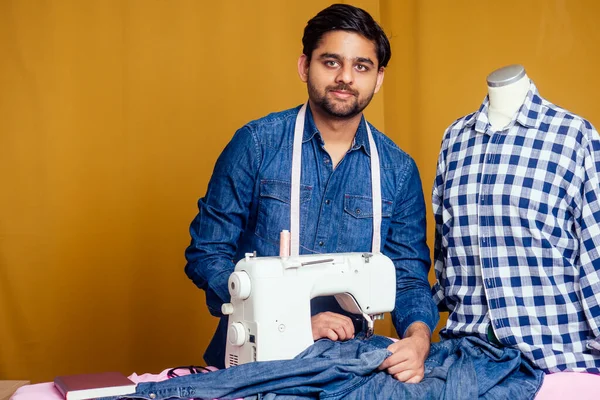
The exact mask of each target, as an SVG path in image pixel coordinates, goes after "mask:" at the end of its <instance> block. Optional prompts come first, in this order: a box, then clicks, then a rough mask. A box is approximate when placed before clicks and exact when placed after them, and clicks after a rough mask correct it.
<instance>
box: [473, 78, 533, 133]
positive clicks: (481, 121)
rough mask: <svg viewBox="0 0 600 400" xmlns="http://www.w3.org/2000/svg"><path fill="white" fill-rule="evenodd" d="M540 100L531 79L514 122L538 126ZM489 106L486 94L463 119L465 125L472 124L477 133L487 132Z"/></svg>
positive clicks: (529, 126) (526, 125)
mask: <svg viewBox="0 0 600 400" xmlns="http://www.w3.org/2000/svg"><path fill="white" fill-rule="evenodd" d="M542 102H543V100H542V98H541V97H540V93H539V92H538V90H537V87H536V86H535V84H534V83H533V81H530V84H529V91H528V92H527V96H526V97H525V101H524V102H523V105H522V106H521V108H520V109H519V113H518V114H517V118H516V122H517V123H519V124H520V125H521V126H523V127H525V128H534V129H537V128H539V126H540V123H541V122H542V120H541V118H538V117H539V115H540V113H541V111H542ZM489 106H490V99H489V96H486V97H485V99H484V100H483V103H482V104H481V106H480V107H479V110H478V111H477V112H475V113H474V114H472V115H471V116H470V117H469V118H468V119H467V120H466V121H465V126H474V129H475V131H477V132H479V133H485V132H487V131H488V127H489V125H490V121H489V119H488V109H489Z"/></svg>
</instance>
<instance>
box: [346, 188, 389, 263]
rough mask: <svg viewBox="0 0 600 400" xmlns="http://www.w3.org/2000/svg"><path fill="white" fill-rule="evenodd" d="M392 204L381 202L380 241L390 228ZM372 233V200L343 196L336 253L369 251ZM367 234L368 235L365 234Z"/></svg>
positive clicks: (363, 197) (383, 241)
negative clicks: (342, 210) (342, 211)
mask: <svg viewBox="0 0 600 400" xmlns="http://www.w3.org/2000/svg"><path fill="white" fill-rule="evenodd" d="M392 208H393V202H391V201H389V200H386V199H382V201H381V217H382V218H381V232H382V236H381V241H382V243H385V238H386V235H385V232H387V230H388V228H389V226H390V219H391V216H392ZM372 232H373V199H372V198H371V197H370V196H358V195H351V194H346V195H344V213H343V215H342V223H341V224H340V235H339V236H338V237H339V241H338V251H343V252H346V251H370V250H371V240H372ZM367 233H368V234H367Z"/></svg>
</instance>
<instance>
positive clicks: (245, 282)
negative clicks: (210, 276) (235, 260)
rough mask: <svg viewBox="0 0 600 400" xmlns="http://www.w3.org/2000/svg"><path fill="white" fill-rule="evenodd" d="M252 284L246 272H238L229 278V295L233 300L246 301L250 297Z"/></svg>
mask: <svg viewBox="0 0 600 400" xmlns="http://www.w3.org/2000/svg"><path fill="white" fill-rule="evenodd" d="M251 288H252V283H251V282H250V277H249V276H248V273H247V272H246V271H236V272H234V273H232V274H231V275H230V276H229V294H230V295H231V297H233V298H239V299H241V300H246V299H247V298H248V297H249V296H250V289H251Z"/></svg>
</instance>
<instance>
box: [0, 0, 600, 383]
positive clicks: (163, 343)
mask: <svg viewBox="0 0 600 400" xmlns="http://www.w3.org/2000/svg"><path fill="white" fill-rule="evenodd" d="M347 3H351V4H354V5H357V6H359V7H362V8H365V9H366V10H368V11H369V12H370V13H372V15H373V16H374V17H375V18H376V19H378V20H379V21H381V22H382V25H383V26H384V28H385V30H386V31H387V32H388V34H390V36H391V43H392V47H393V57H392V61H391V64H390V66H389V68H388V70H387V72H386V79H385V83H384V86H383V91H382V92H381V93H380V94H379V95H377V96H376V97H375V99H374V101H373V103H372V105H371V106H369V109H368V113H367V117H368V119H369V120H370V121H371V122H372V123H374V124H375V125H376V126H378V127H379V128H381V129H382V130H384V132H386V133H387V134H388V135H389V136H390V137H391V138H392V139H393V140H395V141H396V143H398V144H399V145H400V146H401V147H402V148H404V149H405V150H406V151H407V152H408V153H410V154H411V155H412V156H413V157H414V158H415V159H416V161H417V163H418V165H419V169H420V171H421V178H422V180H423V186H424V192H425V196H426V200H427V201H429V197H430V191H431V184H432V181H433V177H434V171H435V162H436V159H437V151H438V149H439V144H440V140H441V137H442V134H443V131H444V129H445V128H446V127H447V126H448V125H449V124H450V123H451V122H452V121H453V120H454V119H456V118H458V117H460V116H462V115H464V114H467V113H469V112H472V111H474V110H475V109H477V107H478V105H479V103H480V102H481V100H482V99H483V97H484V96H485V76H486V75H487V74H488V73H489V72H491V71H492V70H494V69H496V68H498V67H501V66H504V65H507V64H511V63H521V64H523V65H524V66H525V67H526V68H527V70H528V73H529V76H530V77H531V78H532V79H533V80H534V81H535V82H536V84H537V85H538V88H539V89H540V91H541V93H542V95H544V96H545V97H547V98H548V99H549V100H551V101H553V102H555V103H558V104H559V105H561V106H563V107H565V108H567V109H570V110H571V111H573V112H576V113H577V114H580V115H582V116H584V117H586V118H588V119H590V120H591V121H592V123H594V122H596V123H597V124H599V125H600V122H598V121H600V110H599V108H598V103H597V101H595V98H594V95H595V94H596V93H597V92H598V90H600V78H599V76H598V74H597V73H595V70H596V66H597V65H598V61H600V53H599V52H600V46H599V44H600V33H598V31H597V30H596V29H595V24H596V21H595V17H594V16H595V15H598V12H599V11H600V4H597V3H596V2H595V1H593V0H589V1H583V0H581V1H572V2H567V1H565V0H563V1H550V0H548V1H544V0H537V1H528V2H522V1H519V0H507V1H504V2H502V3H501V5H500V4H499V3H497V2H492V1H480V2H476V1H467V0H462V1H435V0H363V1H349V2H347ZM329 4H330V2H329V1H322V0H305V1H302V2H296V1H280V0H260V1H246V0H224V1H199V0H198V1H193V0H189V1H183V0H173V1H164V0H88V1H78V0H46V1H43V0H31V1H20V0H0V181H1V182H2V185H3V190H2V195H1V196H0V210H1V214H0V379H30V380H32V381H34V382H40V381H48V380H51V379H53V377H54V376H56V375H59V374H65V373H80V372H93V371H107V370H119V371H122V372H124V373H127V374H128V373H131V372H134V371H135V372H138V373H142V372H158V371H160V370H162V369H163V368H166V367H168V366H174V365H182V364H198V363H202V359H201V355H202V352H203V350H204V348H205V347H206V345H207V343H208V340H209V338H210V337H211V335H212V331H213V329H214V326H215V320H214V318H212V317H210V316H209V314H208V312H207V311H206V309H205V305H204V295H203V293H202V292H201V291H200V290H198V289H196V288H195V286H193V284H192V283H191V282H190V281H188V279H187V278H186V277H185V275H184V273H183V266H184V264H185V261H184V258H183V250H184V249H185V247H186V246H187V244H188V242H189V238H188V233H187V229H188V225H189V222H190V221H191V219H192V218H193V216H194V215H195V213H196V205H195V202H196V200H197V199H198V197H200V196H202V195H203V193H204V190H205V189H206V184H207V182H208V179H209V177H210V174H211V172H212V167H213V164H214V162H215V160H216V157H217V156H218V154H219V153H220V151H221V150H222V148H223V147H224V146H225V144H226V143H227V142H228V140H229V139H230V137H231V136H232V134H233V132H234V131H235V130H236V129H237V128H239V127H240V126H241V125H242V124H244V123H245V122H247V121H249V120H251V119H254V118H258V117H260V116H263V115H265V114H266V113H268V112H272V111H276V110H281V109H285V108H289V107H292V106H295V105H297V104H300V103H301V102H303V101H304V100H305V97H306V88H305V86H304V85H303V84H302V83H301V82H300V81H299V79H298V77H297V75H296V72H295V70H296V60H297V57H298V55H299V54H300V53H301V36H302V30H303V28H304V25H305V24H306V21H307V20H308V19H309V18H311V17H312V16H313V15H314V14H315V13H316V12H318V11H319V10H321V9H322V8H325V7H326V6H328V5H329ZM428 213H429V214H428V222H429V237H430V245H432V244H433V242H432V239H433V225H432V217H431V211H430V209H428ZM378 330H379V332H380V333H383V334H392V329H391V327H390V325H389V319H388V320H387V323H386V324H383V325H380V326H379V328H378Z"/></svg>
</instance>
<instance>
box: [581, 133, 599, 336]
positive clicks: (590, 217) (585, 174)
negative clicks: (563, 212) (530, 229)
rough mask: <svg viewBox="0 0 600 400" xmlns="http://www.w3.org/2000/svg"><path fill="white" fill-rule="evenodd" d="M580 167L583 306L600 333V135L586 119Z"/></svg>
mask: <svg viewBox="0 0 600 400" xmlns="http://www.w3.org/2000/svg"><path fill="white" fill-rule="evenodd" d="M582 132H583V133H584V137H587V138H590V140H589V142H588V143H587V146H585V147H584V148H583V152H582V153H583V163H582V166H581V170H582V171H581V176H582V178H583V182H582V184H581V187H582V188H583V189H582V192H581V197H580V204H579V205H578V207H577V208H576V210H577V211H576V217H577V218H576V222H575V224H576V231H577V235H578V237H579V242H580V256H579V263H580V265H579V277H580V278H579V285H580V296H581V299H582V302H583V305H584V307H583V309H584V312H585V314H586V317H587V320H588V323H589V325H590V328H591V329H592V331H593V332H594V335H595V336H596V337H598V336H600V251H599V248H600V179H599V177H600V137H599V136H598V132H596V131H595V130H594V128H593V127H592V126H591V125H590V124H589V122H587V121H585V123H584V127H583V129H582Z"/></svg>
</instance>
